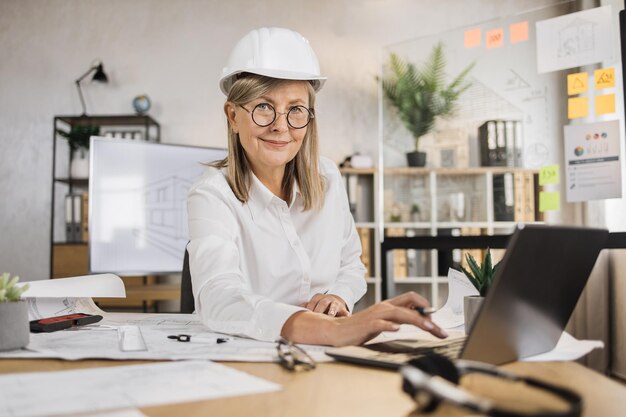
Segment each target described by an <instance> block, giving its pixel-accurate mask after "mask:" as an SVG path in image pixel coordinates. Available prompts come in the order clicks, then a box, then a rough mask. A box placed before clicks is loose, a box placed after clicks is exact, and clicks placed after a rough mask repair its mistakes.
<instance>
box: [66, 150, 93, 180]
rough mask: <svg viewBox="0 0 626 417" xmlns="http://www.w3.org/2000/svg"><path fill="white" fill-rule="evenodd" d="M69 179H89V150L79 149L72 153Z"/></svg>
mask: <svg viewBox="0 0 626 417" xmlns="http://www.w3.org/2000/svg"><path fill="white" fill-rule="evenodd" d="M70 177H71V178H74V179H87V178H89V150H87V149H84V148H80V149H76V150H75V151H74V152H73V153H72V162H71V163H70Z"/></svg>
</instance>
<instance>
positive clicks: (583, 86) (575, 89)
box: [567, 72, 589, 96]
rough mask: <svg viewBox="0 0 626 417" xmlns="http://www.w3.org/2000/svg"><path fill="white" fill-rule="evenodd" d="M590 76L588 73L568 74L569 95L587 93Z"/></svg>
mask: <svg viewBox="0 0 626 417" xmlns="http://www.w3.org/2000/svg"><path fill="white" fill-rule="evenodd" d="M588 78H589V74H587V73H586V72H577V73H575V74H568V76H567V95H570V96H573V95H576V94H580V93H584V92H585V91H587V88H588V87H587V81H588Z"/></svg>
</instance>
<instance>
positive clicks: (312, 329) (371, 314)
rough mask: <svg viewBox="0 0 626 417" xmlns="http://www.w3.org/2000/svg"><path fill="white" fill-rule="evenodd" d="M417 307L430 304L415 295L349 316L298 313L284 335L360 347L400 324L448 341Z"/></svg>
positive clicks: (298, 340)
mask: <svg viewBox="0 0 626 417" xmlns="http://www.w3.org/2000/svg"><path fill="white" fill-rule="evenodd" d="M416 307H429V303H428V301H427V300H426V299H425V298H424V297H422V296H420V295H419V294H417V293H415V292H412V291H411V292H407V293H404V294H402V295H399V296H397V297H394V298H391V299H389V300H385V301H383V302H380V303H377V304H374V305H373V306H371V307H368V308H367V309H365V310H363V311H360V312H358V313H355V314H353V315H351V316H348V317H336V318H335V317H329V316H326V315H321V314H316V313H311V312H308V311H306V312H302V311H301V312H298V313H296V314H294V315H292V316H291V317H289V319H288V320H287V321H286V322H285V324H284V326H283V328H282V332H281V336H283V337H284V338H286V339H287V340H291V341H292V342H295V343H306V344H315V345H331V346H347V345H360V344H362V343H365V342H367V341H368V340H370V339H372V338H374V337H376V336H378V335H379V334H380V333H382V332H388V331H391V332H393V331H397V330H399V329H400V325H401V324H412V325H415V326H417V327H419V328H421V329H424V330H426V331H427V332H430V333H432V334H434V335H435V336H437V337H440V338H445V337H447V336H448V335H447V333H446V332H445V331H444V330H443V329H441V328H439V327H438V326H437V325H435V324H434V323H433V322H432V321H431V320H430V316H428V315H425V316H423V315H421V314H420V313H418V312H417V311H416V310H415V308H416Z"/></svg>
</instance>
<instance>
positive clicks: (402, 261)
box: [387, 228, 408, 279]
mask: <svg viewBox="0 0 626 417" xmlns="http://www.w3.org/2000/svg"><path fill="white" fill-rule="evenodd" d="M404 233H405V232H404V229H402V228H389V229H387V236H404ZM390 254H391V255H392V259H391V262H390V267H391V268H390V269H391V275H390V276H392V277H394V278H395V279H398V278H400V279H402V278H407V276H408V268H407V257H406V256H407V254H406V249H394V250H392V251H390ZM388 272H389V271H388Z"/></svg>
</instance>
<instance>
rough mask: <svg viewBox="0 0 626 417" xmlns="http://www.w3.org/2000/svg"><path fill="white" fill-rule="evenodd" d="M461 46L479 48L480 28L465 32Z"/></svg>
mask: <svg viewBox="0 0 626 417" xmlns="http://www.w3.org/2000/svg"><path fill="white" fill-rule="evenodd" d="M463 45H464V46H465V47H466V48H475V47H477V46H480V28H475V29H468V30H466V31H465V36H464V39H463Z"/></svg>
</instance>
